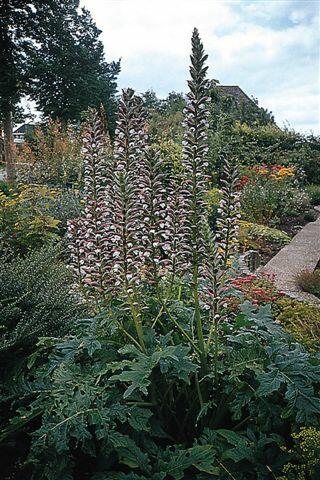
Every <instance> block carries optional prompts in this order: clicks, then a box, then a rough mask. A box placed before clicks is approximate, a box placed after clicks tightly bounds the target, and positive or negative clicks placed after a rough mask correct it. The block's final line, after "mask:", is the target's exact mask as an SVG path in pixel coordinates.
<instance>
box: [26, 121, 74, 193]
mask: <svg viewBox="0 0 320 480" xmlns="http://www.w3.org/2000/svg"><path fill="white" fill-rule="evenodd" d="M17 161H18V165H17V173H18V178H19V180H20V181H21V182H24V183H30V182H31V183H40V184H49V185H55V186H64V187H65V186H68V185H70V184H74V183H79V182H80V180H81V176H82V154H81V137H80V136H79V135H78V134H77V133H76V132H75V131H74V130H73V129H72V128H71V127H70V126H68V127H66V128H65V127H63V125H62V124H61V123H60V122H59V120H49V122H48V124H47V125H46V126H45V127H43V128H37V129H36V131H35V132H34V135H33V137H32V141H31V142H30V143H26V144H25V145H24V147H23V148H22V150H21V152H20V154H19V156H18V159H17Z"/></svg>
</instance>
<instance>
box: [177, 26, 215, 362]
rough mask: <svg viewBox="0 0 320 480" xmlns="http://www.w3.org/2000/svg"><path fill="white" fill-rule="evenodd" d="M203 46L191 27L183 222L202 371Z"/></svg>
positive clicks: (205, 188)
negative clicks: (186, 238) (186, 232)
mask: <svg viewBox="0 0 320 480" xmlns="http://www.w3.org/2000/svg"><path fill="white" fill-rule="evenodd" d="M206 59H207V55H205V54H204V49H203V45H202V43H201V41H200V38H199V33H198V30H197V29H196V28H195V29H194V31H193V34H192V54H191V66H190V74H191V80H189V81H188V85H189V88H190V92H189V93H188V95H187V106H186V108H185V110H184V113H185V122H184V125H185V128H186V130H185V134H184V140H183V165H184V169H185V185H184V191H183V194H184V196H185V214H186V216H185V218H184V219H185V221H186V228H187V231H188V232H189V244H190V253H191V258H190V261H191V266H192V289H193V297H194V309H195V311H194V318H195V324H196V329H197V338H198V343H199V349H200V351H201V364H202V369H203V371H206V369H207V359H206V348H205V343H204V338H203V328H202V320H201V311H200V304H199V291H198V289H199V278H200V269H201V265H202V263H203V260H204V257H205V250H206V248H205V238H204V235H203V226H204V224H205V222H206V205H205V200H204V199H205V195H206V192H207V191H208V189H209V178H208V176H207V175H206V171H207V167H208V162H207V158H206V157H207V153H208V145H207V127H208V116H209V110H208V108H207V102H208V100H209V97H208V94H207V93H208V87H209V83H208V80H206V72H207V68H208V67H205V65H204V64H205V61H206Z"/></svg>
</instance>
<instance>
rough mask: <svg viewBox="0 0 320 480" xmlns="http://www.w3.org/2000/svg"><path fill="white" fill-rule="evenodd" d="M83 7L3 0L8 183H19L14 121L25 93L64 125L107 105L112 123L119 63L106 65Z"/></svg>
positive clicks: (1, 107) (61, 1)
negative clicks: (16, 171) (84, 111)
mask: <svg viewBox="0 0 320 480" xmlns="http://www.w3.org/2000/svg"><path fill="white" fill-rule="evenodd" d="M78 7H79V0H46V1H45V2H44V1H43V0H29V1H28V0H1V3H0V19H1V22H0V45H1V46H0V122H1V123H2V124H3V131H4V139H5V142H4V143H5V160H6V167H7V178H8V181H9V183H14V180H15V168H14V148H13V135H12V118H13V115H14V114H15V112H16V111H17V107H18V104H19V101H20V100H21V98H22V97H23V96H24V95H26V94H30V96H31V97H32V98H33V99H34V100H36V102H37V105H38V107H39V109H42V110H43V112H44V113H45V115H52V116H53V117H58V116H61V117H62V120H63V121H66V120H69V119H72V120H75V119H79V118H80V113H81V111H83V110H85V109H87V108H88V107H89V106H98V105H100V104H101V103H102V104H103V105H104V106H105V109H106V111H107V114H108V115H109V117H110V118H109V123H111V124H112V122H113V113H114V110H115V106H114V103H115V102H114V96H115V92H116V78H117V75H118V73H119V70H120V65H119V62H116V63H114V62H113V63H111V64H108V63H106V62H105V60H104V53H103V45H102V43H101V42H100V41H99V39H98V37H99V35H100V31H99V30H98V29H97V27H96V26H95V24H94V22H93V20H92V18H91V16H90V13H89V12H88V11H87V10H85V9H82V10H81V11H80V12H79V10H78Z"/></svg>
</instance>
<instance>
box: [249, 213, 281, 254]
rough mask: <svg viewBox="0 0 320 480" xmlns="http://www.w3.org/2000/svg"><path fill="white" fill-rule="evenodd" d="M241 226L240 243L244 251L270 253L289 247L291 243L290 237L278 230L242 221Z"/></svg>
mask: <svg viewBox="0 0 320 480" xmlns="http://www.w3.org/2000/svg"><path fill="white" fill-rule="evenodd" d="M239 224H240V233H239V242H240V245H241V246H242V248H243V250H244V251H247V250H250V249H255V250H259V251H260V252H263V253H268V252H272V251H273V250H274V249H276V250H277V249H279V248H281V247H282V246H284V245H287V244H288V243H290V241H291V238H290V236H289V235H287V234H286V233H285V232H282V231H281V230H278V229H276V228H271V227H268V226H266V225H258V224H256V223H251V222H246V221H244V220H241V221H240V222H239Z"/></svg>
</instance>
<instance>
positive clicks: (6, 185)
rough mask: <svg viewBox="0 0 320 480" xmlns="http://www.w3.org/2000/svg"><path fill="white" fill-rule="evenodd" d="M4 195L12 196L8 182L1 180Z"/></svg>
mask: <svg viewBox="0 0 320 480" xmlns="http://www.w3.org/2000/svg"><path fill="white" fill-rule="evenodd" d="M1 192H2V193H4V194H5V195H9V194H10V188H9V185H8V183H7V182H5V181H4V180H0V193H1Z"/></svg>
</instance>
